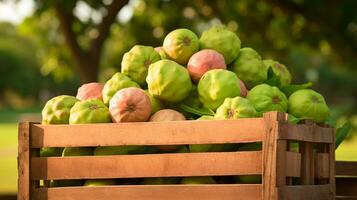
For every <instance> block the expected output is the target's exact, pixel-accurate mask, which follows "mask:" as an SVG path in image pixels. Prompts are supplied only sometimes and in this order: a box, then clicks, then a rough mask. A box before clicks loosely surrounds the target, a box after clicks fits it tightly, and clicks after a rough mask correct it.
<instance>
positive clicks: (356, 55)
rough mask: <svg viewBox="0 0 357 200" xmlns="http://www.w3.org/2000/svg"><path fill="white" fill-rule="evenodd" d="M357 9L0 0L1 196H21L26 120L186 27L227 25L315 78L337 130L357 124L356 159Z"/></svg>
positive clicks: (264, 3) (351, 150) (261, 0)
mask: <svg viewBox="0 0 357 200" xmlns="http://www.w3.org/2000/svg"><path fill="white" fill-rule="evenodd" d="M55 2H57V3H55ZM58 2H60V3H58ZM118 2H119V3H118ZM123 2H124V3H123ZM356 8H357V1H354V0H346V1H325V0H315V1H311V0H310V1H309V0H281V1H280V0H279V1H278V0H237V1H229V0H220V1H209V0H182V1H181V0H180V1H173V0H130V1H129V3H126V1H112V0H102V1H96V0H86V1H80V0H73V1H46V0H35V1H34V0H17V1H16V0H8V1H7V0H0V137H1V139H0V195H1V194H15V193H16V187H17V186H16V181H17V169H16V167H17V165H16V156H17V123H18V122H19V121H24V120H30V121H38V120H40V115H39V113H40V111H41V108H42V106H43V105H44V103H45V102H46V101H47V100H48V99H49V98H51V97H52V96H55V95H58V94H69V95H75V93H76V90H77V88H78V86H79V85H80V84H81V83H83V82H89V81H96V80H98V81H100V82H105V81H106V80H107V79H108V78H109V77H110V76H111V75H113V74H114V73H115V72H117V71H118V70H120V63H121V57H122V55H123V54H124V53H125V52H127V51H128V50H129V49H130V48H131V47H132V46H133V45H135V44H143V45H151V46H155V47H156V46H161V44H162V41H163V39H164V37H165V35H166V34H167V33H168V32H170V31H171V30H173V29H176V28H181V27H185V28H189V29H191V30H193V31H194V32H196V33H197V34H198V35H200V34H201V33H202V31H203V30H205V29H207V28H208V27H209V26H211V25H215V24H224V25H226V26H227V28H228V29H230V30H232V31H234V32H236V33H237V34H238V35H239V37H240V39H241V40H242V46H244V47H252V48H254V49H255V50H257V51H258V52H259V53H260V54H261V56H262V57H263V58H273V59H275V60H278V61H280V62H282V63H284V64H285V65H287V66H288V68H289V70H290V71H291V72H292V74H293V76H294V78H293V80H294V82H295V83H304V82H307V81H312V82H314V83H315V84H314V86H313V88H314V89H316V90H317V91H319V92H321V93H322V94H323V95H324V96H325V98H326V100H327V102H328V104H329V106H330V108H331V110H332V116H333V118H334V119H336V121H335V123H336V126H340V125H341V124H343V123H345V122H346V121H350V123H351V124H352V126H353V128H352V131H351V132H350V134H349V137H348V138H347V140H346V141H345V142H344V143H343V144H342V146H341V147H340V148H339V149H338V151H337V159H339V160H357V137H354V136H355V135H357V104H356V103H357V102H356V100H357V12H356ZM110 16H112V17H110Z"/></svg>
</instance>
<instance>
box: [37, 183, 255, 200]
mask: <svg viewBox="0 0 357 200" xmlns="http://www.w3.org/2000/svg"><path fill="white" fill-rule="evenodd" d="M261 191H262V190H261V185H254V184H247V185H238V184H224V185H137V186H102V187H67V188H66V187H64V188H47V189H45V188H42V189H38V190H36V191H35V192H34V194H33V197H34V198H33V199H34V200H83V199H85V200H108V199H125V200H168V199H169V200H199V199H205V200H218V199H220V200H260V199H261Z"/></svg>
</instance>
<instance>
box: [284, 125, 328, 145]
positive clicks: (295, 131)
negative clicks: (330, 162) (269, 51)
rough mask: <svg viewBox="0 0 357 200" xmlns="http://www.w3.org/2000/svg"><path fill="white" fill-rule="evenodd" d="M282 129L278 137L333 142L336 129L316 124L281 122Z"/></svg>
mask: <svg viewBox="0 0 357 200" xmlns="http://www.w3.org/2000/svg"><path fill="white" fill-rule="evenodd" d="M280 126H281V131H279V134H278V139H282V140H295V141H305V142H316V143H333V142H334V138H333V134H334V129H333V128H327V127H320V126H317V125H316V124H310V125H309V124H291V123H288V122H280Z"/></svg>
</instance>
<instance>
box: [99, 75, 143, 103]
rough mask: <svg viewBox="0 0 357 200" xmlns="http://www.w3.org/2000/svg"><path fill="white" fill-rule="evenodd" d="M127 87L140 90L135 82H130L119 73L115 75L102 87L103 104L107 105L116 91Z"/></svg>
mask: <svg viewBox="0 0 357 200" xmlns="http://www.w3.org/2000/svg"><path fill="white" fill-rule="evenodd" d="M128 87H137V88H140V86H139V85H138V84H137V83H136V82H134V81H132V80H131V79H130V78H129V77H127V76H126V75H124V74H122V73H119V72H117V73H115V74H114V75H113V76H112V77H111V78H110V79H109V80H108V81H107V82H106V83H105V85H104V88H103V102H104V103H105V104H106V105H108V104H109V101H110V99H111V98H112V97H113V96H114V94H115V93H116V92H117V91H119V90H121V89H124V88H128Z"/></svg>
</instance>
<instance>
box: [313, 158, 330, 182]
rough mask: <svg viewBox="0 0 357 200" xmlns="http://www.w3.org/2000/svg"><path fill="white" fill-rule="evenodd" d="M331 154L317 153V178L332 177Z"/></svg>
mask: <svg viewBox="0 0 357 200" xmlns="http://www.w3.org/2000/svg"><path fill="white" fill-rule="evenodd" d="M329 156H330V155H329V154H328V153H317V154H315V178H319V179H320V178H329V177H330V157H329Z"/></svg>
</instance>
